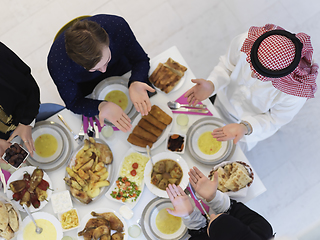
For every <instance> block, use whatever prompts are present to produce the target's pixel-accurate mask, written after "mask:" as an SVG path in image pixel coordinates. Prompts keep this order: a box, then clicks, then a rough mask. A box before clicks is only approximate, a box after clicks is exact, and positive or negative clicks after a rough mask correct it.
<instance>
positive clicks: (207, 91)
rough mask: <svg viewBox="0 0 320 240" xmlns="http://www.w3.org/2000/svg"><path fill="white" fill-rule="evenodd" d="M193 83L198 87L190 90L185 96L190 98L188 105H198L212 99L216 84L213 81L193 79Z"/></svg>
mask: <svg viewBox="0 0 320 240" xmlns="http://www.w3.org/2000/svg"><path fill="white" fill-rule="evenodd" d="M191 82H193V83H195V84H196V85H195V86H193V87H192V88H190V89H189V90H188V91H187V92H186V93H185V95H184V97H185V98H188V103H189V104H191V105H196V104H197V103H198V102H200V101H203V100H205V99H207V98H208V97H210V95H211V94H212V93H213V91H214V84H213V83H212V82H211V81H208V80H205V79H202V78H200V79H192V80H191Z"/></svg>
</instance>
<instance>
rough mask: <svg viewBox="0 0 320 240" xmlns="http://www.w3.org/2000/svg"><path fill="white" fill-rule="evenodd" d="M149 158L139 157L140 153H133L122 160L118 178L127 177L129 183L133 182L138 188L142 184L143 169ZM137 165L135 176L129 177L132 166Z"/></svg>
mask: <svg viewBox="0 0 320 240" xmlns="http://www.w3.org/2000/svg"><path fill="white" fill-rule="evenodd" d="M148 161H149V158H148V157H146V156H143V155H141V154H140V153H137V152H134V153H131V154H129V155H128V156H126V157H125V158H124V161H123V163H122V167H121V170H120V177H127V178H128V180H129V181H131V182H135V183H136V184H137V185H138V186H140V185H141V183H142V182H143V175H144V169H145V167H146V164H147V162H148ZM134 163H138V168H137V169H135V170H136V172H137V174H136V175H135V176H132V175H131V173H130V172H131V171H132V170H133V169H134V168H133V167H132V164H134Z"/></svg>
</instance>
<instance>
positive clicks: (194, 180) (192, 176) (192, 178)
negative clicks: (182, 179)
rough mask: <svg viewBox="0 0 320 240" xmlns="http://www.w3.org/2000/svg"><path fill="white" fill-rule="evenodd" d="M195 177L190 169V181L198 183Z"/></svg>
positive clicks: (194, 173)
mask: <svg viewBox="0 0 320 240" xmlns="http://www.w3.org/2000/svg"><path fill="white" fill-rule="evenodd" d="M195 175H196V172H195V171H194V170H193V169H190V172H189V176H190V178H191V181H193V182H194V183H196V182H197V181H198V180H197V178H196V176H195Z"/></svg>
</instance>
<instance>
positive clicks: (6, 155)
mask: <svg viewBox="0 0 320 240" xmlns="http://www.w3.org/2000/svg"><path fill="white" fill-rule="evenodd" d="M17 146H19V147H20V152H19V153H17V152H16V151H14V150H13V149H17ZM12 151H14V152H12ZM21 152H23V153H21ZM17 155H22V157H23V158H21V160H19V163H17V164H15V163H14V164H12V163H10V159H11V158H12V157H14V156H17ZM28 157H29V152H28V151H27V150H26V149H25V148H24V147H22V146H21V145H20V144H18V143H13V144H11V146H10V147H9V148H7V149H6V151H5V153H4V154H3V156H2V159H4V160H5V161H6V162H7V163H8V164H9V165H10V166H12V167H13V168H14V169H15V170H17V169H18V168H20V167H21V165H22V164H23V163H24V162H25V161H26V160H27V158H28ZM18 158H19V157H18ZM19 159H20V158H19Z"/></svg>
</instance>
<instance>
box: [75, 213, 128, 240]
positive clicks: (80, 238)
mask: <svg viewBox="0 0 320 240" xmlns="http://www.w3.org/2000/svg"><path fill="white" fill-rule="evenodd" d="M92 211H93V212H96V213H105V212H113V213H114V214H115V215H116V216H117V217H118V218H119V219H120V220H121V222H122V223H123V229H124V238H123V240H127V239H128V235H129V234H128V225H127V222H126V221H125V220H124V219H123V217H122V216H121V215H120V213H118V212H116V211H115V210H113V209H111V208H98V209H93V210H92ZM92 211H90V212H89V213H87V214H86V215H85V216H84V217H83V218H82V219H81V223H80V227H79V229H78V230H79V231H82V230H83V229H84V228H85V226H86V224H87V222H88V221H89V220H90V218H95V217H94V216H92V215H91V212H92ZM115 232H116V231H114V230H111V235H112V234H113V233H115ZM78 239H79V240H84V238H83V236H78Z"/></svg>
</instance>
